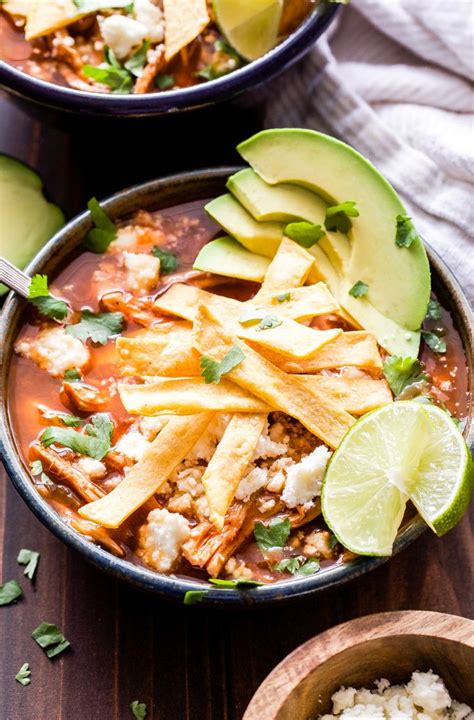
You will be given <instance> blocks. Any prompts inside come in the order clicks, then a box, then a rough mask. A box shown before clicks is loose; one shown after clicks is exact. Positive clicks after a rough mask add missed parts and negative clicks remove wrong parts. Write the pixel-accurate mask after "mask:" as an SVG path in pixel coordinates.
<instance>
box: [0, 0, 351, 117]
mask: <svg viewBox="0 0 474 720" xmlns="http://www.w3.org/2000/svg"><path fill="white" fill-rule="evenodd" d="M340 10H341V6H340V5H339V4H337V3H329V2H326V1H325V0H322V2H321V4H320V5H318V6H317V7H316V8H315V9H314V10H313V11H311V12H310V13H309V15H308V16H307V17H306V18H305V19H304V20H303V22H302V23H301V24H300V25H299V27H298V28H297V29H296V30H295V31H294V32H293V33H291V35H289V36H288V37H287V38H285V40H283V41H282V42H281V43H279V44H278V45H276V46H275V47H274V48H272V50H270V51H269V52H268V53H266V54H265V55H263V56H262V57H260V58H257V59H256V60H252V61H250V62H248V63H247V64H246V65H244V66H243V67H241V68H238V69H237V70H234V71H233V72H231V73H228V74H227V75H224V76H223V77H221V78H217V79H216V80H210V81H207V82H205V83H202V84H199V85H194V86H192V87H189V88H183V89H180V90H168V91H166V90H165V91H161V92H156V93H144V94H141V95H133V94H128V95H113V94H110V93H94V92H86V91H84V90H75V89H74V88H70V87H66V86H62V85H57V84H55V83H52V82H48V81H46V80H41V79H40V78H36V77H34V76H32V75H29V74H28V73H26V72H23V71H22V70H19V69H18V68H16V67H14V66H13V65H10V64H9V63H8V62H6V61H5V60H1V59H0V86H2V85H3V86H4V87H5V89H6V90H8V91H10V92H14V93H17V94H19V95H25V96H26V97H29V98H30V99H32V100H35V101H37V102H39V103H41V104H43V105H46V106H50V107H53V108H60V109H62V110H69V111H76V112H79V113H83V114H87V113H102V114H103V113H106V114H114V115H132V116H133V115H137V116H140V115H148V114H153V113H156V114H160V113H165V112H173V111H178V110H187V109H192V108H198V107H204V106H206V105H209V104H212V103H214V102H221V101H225V100H229V99H230V98H232V97H234V96H235V95H238V94H240V93H242V92H244V91H245V90H247V89H250V88H253V87H255V86H257V85H259V84H260V83H262V82H264V81H266V80H268V79H269V78H270V77H273V76H275V75H277V74H279V73H280V72H283V70H284V69H285V68H286V67H287V66H288V65H290V64H292V63H293V62H296V61H297V60H298V59H299V58H300V57H301V56H302V55H303V54H304V53H305V52H306V50H307V49H309V47H310V45H311V43H312V42H314V41H316V39H317V38H318V37H319V36H320V35H321V34H322V33H323V32H324V31H325V30H326V28H327V27H328V26H329V25H330V24H331V22H332V21H333V19H334V18H335V17H336V15H337V13H338V12H340Z"/></svg>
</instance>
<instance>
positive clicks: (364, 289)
mask: <svg viewBox="0 0 474 720" xmlns="http://www.w3.org/2000/svg"><path fill="white" fill-rule="evenodd" d="M368 291H369V286H368V285H367V284H366V283H365V282H362V280H358V281H357V282H356V283H355V285H353V286H352V287H351V289H350V290H349V295H352V297H355V298H359V297H364V295H367V293H368Z"/></svg>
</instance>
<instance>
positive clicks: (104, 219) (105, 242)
mask: <svg viewBox="0 0 474 720" xmlns="http://www.w3.org/2000/svg"><path fill="white" fill-rule="evenodd" d="M87 207H88V209H89V212H90V214H91V216H92V221H93V223H94V225H95V228H94V229H93V230H89V232H88V233H87V236H86V239H85V246H86V248H87V249H88V250H91V252H95V253H103V252H105V251H106V250H107V248H108V247H109V245H110V243H111V242H112V241H113V240H115V238H116V237H117V228H116V227H115V225H114V223H113V222H112V220H111V219H110V218H109V216H108V215H107V214H106V213H105V212H104V210H102V208H101V207H100V205H99V202H98V200H97V199H96V198H95V197H93V198H91V199H90V200H89V202H88V203H87Z"/></svg>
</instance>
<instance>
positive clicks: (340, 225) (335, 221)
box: [324, 200, 359, 233]
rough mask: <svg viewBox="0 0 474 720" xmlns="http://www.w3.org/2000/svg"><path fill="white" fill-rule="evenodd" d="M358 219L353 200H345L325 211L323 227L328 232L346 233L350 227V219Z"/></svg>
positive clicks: (357, 211)
mask: <svg viewBox="0 0 474 720" xmlns="http://www.w3.org/2000/svg"><path fill="white" fill-rule="evenodd" d="M355 217H359V210H358V209H357V206H356V204H355V202H354V200H347V201H346V202H343V203H340V204H339V205H331V207H328V208H327V209H326V218H325V220H324V227H325V228H326V230H329V231H330V232H334V231H337V232H341V233H347V232H349V230H350V229H351V227H352V220H351V218H355Z"/></svg>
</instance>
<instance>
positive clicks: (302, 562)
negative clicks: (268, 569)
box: [273, 555, 320, 575]
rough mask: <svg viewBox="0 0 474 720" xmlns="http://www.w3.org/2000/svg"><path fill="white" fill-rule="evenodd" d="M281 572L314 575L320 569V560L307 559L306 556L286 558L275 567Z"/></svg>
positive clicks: (274, 567)
mask: <svg viewBox="0 0 474 720" xmlns="http://www.w3.org/2000/svg"><path fill="white" fill-rule="evenodd" d="M273 569H274V570H278V571H279V572H285V570H286V571H287V572H290V573H291V574H292V575H313V574H314V573H315V572H318V570H319V569H320V564H319V558H311V559H309V560H307V559H306V557H305V556H304V555H298V556H297V557H290V558H284V559H283V560H280V562H278V563H276V565H274V566H273Z"/></svg>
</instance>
